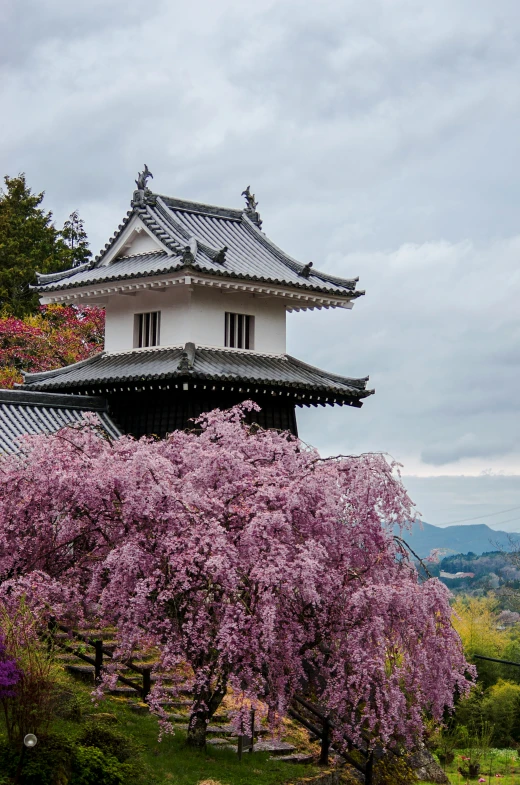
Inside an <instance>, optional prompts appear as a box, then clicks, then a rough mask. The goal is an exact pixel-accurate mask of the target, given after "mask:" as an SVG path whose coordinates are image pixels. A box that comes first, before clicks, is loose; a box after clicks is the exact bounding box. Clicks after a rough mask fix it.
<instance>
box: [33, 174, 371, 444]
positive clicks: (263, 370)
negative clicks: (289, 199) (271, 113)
mask: <svg viewBox="0 0 520 785" xmlns="http://www.w3.org/2000/svg"><path fill="white" fill-rule="evenodd" d="M150 177H152V175H151V173H150V172H149V171H148V168H147V167H145V170H144V172H142V173H140V175H139V177H138V179H137V180H136V184H137V189H136V190H135V191H134V194H133V198H132V202H131V209H130V210H129V212H128V213H127V215H126V217H125V219H124V220H123V222H122V223H121V224H120V226H119V227H118V229H117V231H116V232H115V234H114V236H113V237H112V239H111V240H110V241H109V242H108V243H107V245H106V246H105V248H104V249H103V250H102V252H101V253H100V254H99V255H98V256H97V258H96V259H95V260H94V261H93V262H91V263H89V264H85V265H82V266H80V267H75V268H73V269H71V270H66V271H64V272H60V273H55V274H51V275H39V277H38V285H37V289H38V291H39V293H40V298H41V302H42V304H51V303H64V304H69V305H70V304H78V305H79V304H81V305H86V304H96V305H102V306H103V307H104V308H105V311H106V333H105V348H104V351H103V352H101V353H100V354H98V355H96V356H94V357H92V358H90V359H88V360H84V361H82V362H79V363H76V364H75V365H70V366H67V367H65V368H60V369H58V370H54V371H46V372H43V373H27V374H26V375H25V381H24V385H23V389H25V390H34V391H40V392H41V391H43V392H48V393H61V394H63V393H74V394H76V395H88V396H102V397H104V398H105V399H106V400H107V401H108V405H109V411H110V416H111V418H112V420H113V421H114V422H115V423H116V424H117V426H118V427H119V429H120V430H121V431H123V432H125V433H130V434H133V435H135V436H142V435H144V434H157V435H158V436H164V435H165V434H166V433H168V432H170V431H172V430H175V429H178V428H184V427H186V426H187V425H188V424H189V421H190V419H191V418H193V417H197V416H198V415H199V414H201V413H202V412H204V411H209V410H211V409H214V408H216V407H220V408H228V407H229V406H232V405H234V404H236V403H238V402H240V401H244V400H247V399H252V400H254V401H255V402H257V403H258V404H259V405H260V406H261V412H259V413H255V414H253V415H252V417H253V419H254V420H255V421H256V422H258V423H259V424H260V425H262V426H264V427H268V428H280V429H288V430H290V431H292V432H293V433H297V427H296V417H295V407H296V406H318V405H348V406H355V407H359V406H361V405H362V402H363V399H364V398H366V397H367V396H368V395H370V394H371V393H372V392H373V391H372V390H367V381H368V378H364V379H351V378H348V377H343V376H338V375H336V374H332V373H328V372H327V371H322V370H320V369H318V368H314V367H312V366H310V365H307V364H306V363H305V362H302V361H301V360H297V359H296V358H294V357H291V356H290V355H288V354H287V353H286V314H287V312H291V311H301V310H305V309H311V308H352V305H353V303H354V301H355V300H356V298H357V297H359V296H360V295H362V294H363V292H362V291H358V290H357V289H356V284H357V279H342V278H337V277H334V276H331V275H328V274H327V273H322V272H319V271H318V270H316V269H315V268H314V267H313V266H312V264H311V263H308V264H300V263H299V262H297V261H295V260H294V259H292V258H291V257H290V256H288V255H287V254H286V253H284V252H283V251H281V250H280V248H278V247H277V246H276V245H275V244H274V243H273V242H271V240H269V239H268V238H267V237H266V235H265V234H264V232H263V231H262V222H261V220H260V216H259V214H258V211H257V202H256V200H255V197H254V195H253V194H252V193H251V192H250V189H249V187H248V188H247V189H246V190H245V191H244V192H243V196H244V197H245V200H246V206H245V209H228V208H224V207H215V206H213V205H208V204H199V203H197V202H189V201H186V200H183V199H175V198H170V197H168V196H161V195H159V194H156V193H153V192H152V191H151V190H149V188H148V187H147V181H148V179H149V178H150Z"/></svg>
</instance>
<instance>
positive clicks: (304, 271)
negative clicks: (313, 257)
mask: <svg viewBox="0 0 520 785" xmlns="http://www.w3.org/2000/svg"><path fill="white" fill-rule="evenodd" d="M311 267H312V262H308V264H304V266H303V267H302V269H301V270H300V272H299V273H298V274H299V275H301V277H302V278H308V277H309V275H310V274H311Z"/></svg>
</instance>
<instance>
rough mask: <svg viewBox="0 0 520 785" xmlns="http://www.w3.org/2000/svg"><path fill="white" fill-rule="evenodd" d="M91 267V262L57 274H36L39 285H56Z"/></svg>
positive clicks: (32, 287)
mask: <svg viewBox="0 0 520 785" xmlns="http://www.w3.org/2000/svg"><path fill="white" fill-rule="evenodd" d="M90 267H91V262H85V263H84V264H78V265H77V267H69V269H68V270H61V271H60V272H57V273H36V281H37V284H38V285H39V284H46V283H54V282H55V281H62V280H63V279H64V278H69V277H70V276H71V275H74V274H75V273H82V272H83V271H84V270H88V269H89V268H90ZM30 287H31V289H34V288H36V287H34V286H33V285H32V284H30Z"/></svg>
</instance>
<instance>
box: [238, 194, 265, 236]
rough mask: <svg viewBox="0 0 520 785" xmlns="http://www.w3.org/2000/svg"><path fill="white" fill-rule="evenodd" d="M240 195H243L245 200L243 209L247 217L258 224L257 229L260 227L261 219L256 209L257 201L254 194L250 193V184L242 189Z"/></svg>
mask: <svg viewBox="0 0 520 785" xmlns="http://www.w3.org/2000/svg"><path fill="white" fill-rule="evenodd" d="M241 196H244V197H245V200H246V209H245V210H244V212H245V214H246V215H247V217H248V218H249V219H250V220H251V221H252V222H253V223H254V224H256V226H258V228H259V229H261V228H262V219H261V218H260V213H259V212H258V210H257V209H256V208H257V207H258V202H257V201H256V198H255V195H254V194H252V193H251V186H250V185H248V186H247V188H246V189H245V190H244V191H242V193H241Z"/></svg>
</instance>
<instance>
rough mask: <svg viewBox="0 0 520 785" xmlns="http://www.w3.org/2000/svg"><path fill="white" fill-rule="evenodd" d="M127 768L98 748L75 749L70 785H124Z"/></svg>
mask: <svg viewBox="0 0 520 785" xmlns="http://www.w3.org/2000/svg"><path fill="white" fill-rule="evenodd" d="M127 773H128V772H127V767H126V766H125V765H124V764H121V763H120V762H119V761H118V760H117V758H115V757H114V756H113V755H107V754H106V753H105V752H103V751H102V750H100V749H99V748H98V747H77V749H76V751H75V755H74V767H73V773H72V777H71V779H70V785H124V783H125V781H126V779H127Z"/></svg>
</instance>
